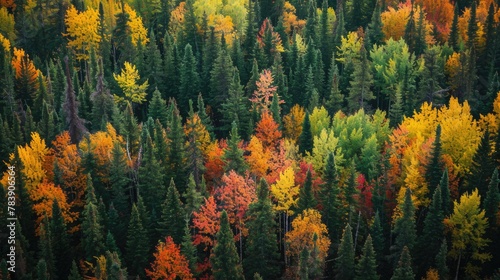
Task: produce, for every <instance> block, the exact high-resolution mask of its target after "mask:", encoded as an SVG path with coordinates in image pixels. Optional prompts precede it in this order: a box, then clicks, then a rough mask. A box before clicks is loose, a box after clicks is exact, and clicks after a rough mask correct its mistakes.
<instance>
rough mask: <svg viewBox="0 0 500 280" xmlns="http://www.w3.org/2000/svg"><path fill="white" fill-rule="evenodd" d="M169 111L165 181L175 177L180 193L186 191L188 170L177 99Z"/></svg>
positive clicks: (171, 104) (172, 102)
mask: <svg viewBox="0 0 500 280" xmlns="http://www.w3.org/2000/svg"><path fill="white" fill-rule="evenodd" d="M169 106H170V107H171V108H169V111H170V112H171V115H170V117H169V123H168V126H167V139H168V156H167V166H168V168H167V172H166V177H165V181H166V182H168V180H170V178H174V182H175V184H176V186H178V190H179V192H180V193H184V191H185V188H186V177H187V176H186V175H187V174H186V172H185V171H186V170H185V169H184V168H183V167H184V155H185V151H184V145H185V143H186V140H185V134H184V131H183V127H182V116H181V114H180V113H179V110H178V109H177V106H176V104H175V101H171V103H170V105H169Z"/></svg>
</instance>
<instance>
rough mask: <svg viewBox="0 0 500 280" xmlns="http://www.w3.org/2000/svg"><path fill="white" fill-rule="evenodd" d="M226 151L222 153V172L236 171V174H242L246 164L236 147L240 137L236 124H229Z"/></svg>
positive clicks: (241, 152) (240, 151) (241, 151)
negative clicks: (223, 165) (229, 130)
mask: <svg viewBox="0 0 500 280" xmlns="http://www.w3.org/2000/svg"><path fill="white" fill-rule="evenodd" d="M229 136H230V137H229V141H228V149H227V150H226V152H225V153H224V156H223V160H224V163H225V167H224V170H225V171H226V172H229V171H231V170H234V171H236V173H238V174H243V173H244V172H245V170H246V169H247V164H246V162H245V160H244V159H243V150H242V149H240V148H239V147H238V144H239V142H240V136H239V134H238V127H237V126H236V122H233V123H232V124H231V132H230V133H229Z"/></svg>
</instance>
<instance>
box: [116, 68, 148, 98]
mask: <svg viewBox="0 0 500 280" xmlns="http://www.w3.org/2000/svg"><path fill="white" fill-rule="evenodd" d="M113 78H114V79H115V81H116V82H117V83H118V86H119V87H120V89H121V90H122V92H123V96H118V95H116V94H115V101H116V102H118V103H120V102H125V103H136V104H141V103H143V102H144V101H146V95H147V93H146V90H147V88H148V86H149V84H148V81H145V82H144V83H142V84H138V81H139V80H140V79H141V77H140V76H139V72H138V71H137V69H136V67H135V65H133V64H131V63H130V62H128V61H125V63H124V65H123V69H122V71H121V73H120V74H119V75H117V74H113Z"/></svg>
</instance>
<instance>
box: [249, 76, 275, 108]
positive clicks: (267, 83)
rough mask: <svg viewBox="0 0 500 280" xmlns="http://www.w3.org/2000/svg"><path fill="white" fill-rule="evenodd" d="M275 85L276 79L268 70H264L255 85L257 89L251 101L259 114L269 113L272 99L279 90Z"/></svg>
mask: <svg viewBox="0 0 500 280" xmlns="http://www.w3.org/2000/svg"><path fill="white" fill-rule="evenodd" d="M273 83H274V79H273V76H272V73H271V71H270V70H268V69H265V70H263V71H262V73H261V74H260V76H259V79H258V80H257V81H256V83H255V85H256V87H257V88H256V90H255V91H254V92H253V96H252V98H250V101H251V102H252V103H253V104H254V106H255V107H256V108H257V110H258V111H259V112H263V111H268V110H269V108H270V106H271V102H272V97H273V96H274V93H275V92H276V90H277V87H276V86H273ZM278 103H279V102H278ZM281 103H283V102H281Z"/></svg>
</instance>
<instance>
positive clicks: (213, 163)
mask: <svg viewBox="0 0 500 280" xmlns="http://www.w3.org/2000/svg"><path fill="white" fill-rule="evenodd" d="M226 147H227V144H226V142H225V141H223V140H221V141H217V140H216V141H215V142H213V143H211V144H210V145H208V147H207V152H206V156H205V179H206V180H207V187H209V188H212V187H213V186H214V185H217V184H218V182H219V178H221V177H222V175H223V174H224V160H223V159H222V157H223V156H224V151H225V149H226Z"/></svg>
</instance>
